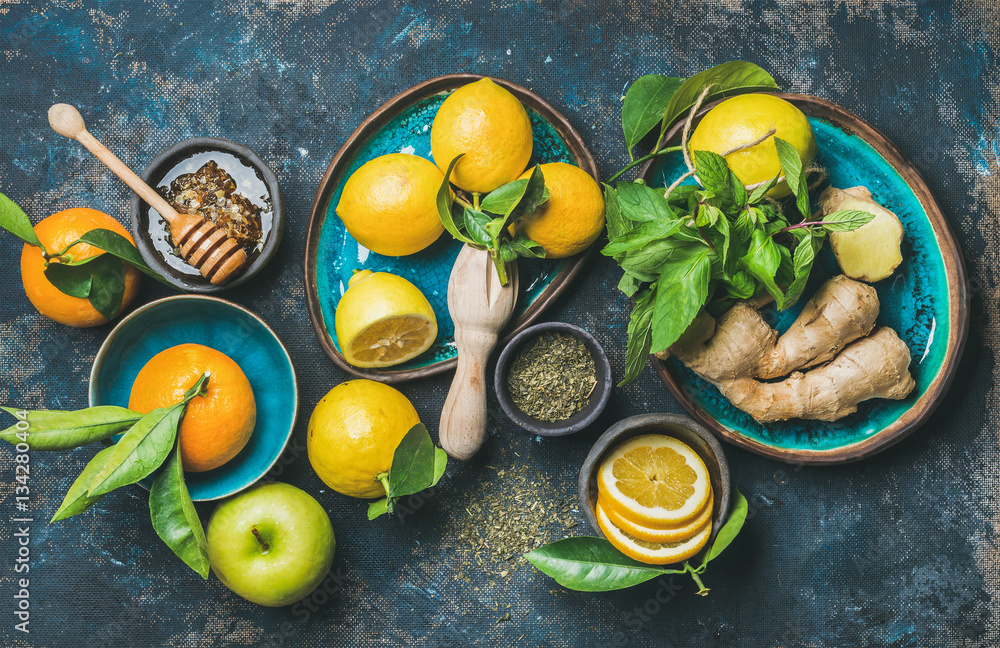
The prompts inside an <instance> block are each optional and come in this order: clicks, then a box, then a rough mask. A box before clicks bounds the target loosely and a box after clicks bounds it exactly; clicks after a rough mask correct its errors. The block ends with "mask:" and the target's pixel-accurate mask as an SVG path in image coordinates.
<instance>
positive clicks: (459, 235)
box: [436, 153, 479, 247]
mask: <svg viewBox="0 0 1000 648" xmlns="http://www.w3.org/2000/svg"><path fill="white" fill-rule="evenodd" d="M463 155H465V153H460V154H458V155H456V156H455V159H454V160H452V161H451V163H450V164H449V165H448V170H447V172H446V173H445V174H444V181H442V182H441V187H440V188H439V189H438V192H437V198H436V204H437V210H438V218H440V219H441V224H442V225H444V228H445V229H446V230H448V233H449V234H451V235H452V236H453V237H454V238H455V239H456V240H458V241H462V242H463V243H471V244H473V245H476V246H477V247H479V246H478V244H476V243H475V242H474V241H473V240H472V239H470V238H469V237H468V236H466V235H465V234H464V233H463V232H462V231H461V230H460V229H459V228H458V225H457V224H456V223H455V218H454V216H453V215H452V213H451V205H452V202H454V196H453V194H452V192H451V181H450V178H451V172H452V170H453V169H454V168H455V165H456V164H458V161H459V160H460V159H461V158H462V156H463Z"/></svg>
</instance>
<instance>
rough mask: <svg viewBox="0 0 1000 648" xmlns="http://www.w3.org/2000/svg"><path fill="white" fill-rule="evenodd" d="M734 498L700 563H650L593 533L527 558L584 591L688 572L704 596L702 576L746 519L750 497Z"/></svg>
mask: <svg viewBox="0 0 1000 648" xmlns="http://www.w3.org/2000/svg"><path fill="white" fill-rule="evenodd" d="M734 498H735V503H734V506H733V510H732V512H731V513H730V514H729V517H728V518H727V519H726V521H725V523H724V524H723V525H722V527H721V528H720V529H719V531H718V533H717V534H716V535H715V539H714V540H713V541H712V544H711V545H709V546H708V547H707V548H706V549H703V550H702V552H701V561H700V562H699V563H698V564H697V566H694V565H692V564H691V563H690V562H689V561H684V562H683V563H682V564H681V568H680V569H675V568H665V567H657V566H654V565H647V564H646V563H642V562H639V561H637V560H633V559H632V558H629V557H628V556H626V555H625V554H623V553H622V552H620V551H618V549H616V548H615V547H614V546H613V545H612V544H611V543H610V542H608V541H607V540H606V539H604V538H596V537H592V536H576V537H572V538H564V539H562V540H557V541H556V542H552V543H550V544H547V545H544V546H542V547H539V548H538V549H535V550H534V551H530V552H528V553H526V554H524V557H525V559H527V560H528V562H530V563H531V564H532V565H534V566H535V567H536V568H537V569H538V570H539V571H540V572H542V573H544V574H547V575H548V576H551V577H552V578H554V579H555V581H556V582H557V583H559V584H560V585H562V586H563V587H566V588H568V589H572V590H577V591H581V592H607V591H611V590H618V589H624V588H626V587H632V586H634V585H638V584H640V583H645V582H646V581H649V580H653V579H654V578H659V577H660V576H663V575H665V574H688V575H690V576H691V578H692V580H694V583H695V585H696V586H697V587H698V590H697V592H696V594H698V595H700V596H705V595H707V594H708V592H709V589H708V588H707V587H705V584H704V583H703V582H702V580H701V575H702V574H703V573H704V572H705V570H706V569H707V568H708V563H709V562H710V561H712V560H714V559H716V558H718V557H719V554H721V553H722V552H723V551H724V550H725V549H726V547H728V546H729V545H730V544H731V543H732V542H733V540H734V539H735V538H736V536H737V535H738V534H739V532H740V530H741V529H742V528H743V523H744V522H746V518H747V510H748V507H747V500H746V498H745V497H744V496H743V494H742V493H740V492H739V491H738V490H737V491H735V493H734Z"/></svg>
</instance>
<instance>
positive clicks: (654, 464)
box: [597, 434, 712, 528]
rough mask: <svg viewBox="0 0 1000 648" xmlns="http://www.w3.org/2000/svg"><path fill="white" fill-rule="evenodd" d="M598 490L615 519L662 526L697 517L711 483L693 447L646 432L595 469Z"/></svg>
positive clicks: (611, 454) (670, 438)
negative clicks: (614, 513) (619, 518)
mask: <svg viewBox="0 0 1000 648" xmlns="http://www.w3.org/2000/svg"><path fill="white" fill-rule="evenodd" d="M597 489H598V493H599V494H600V495H602V496H603V501H604V503H605V505H606V506H608V507H609V508H613V509H614V510H615V512H616V513H618V515H619V517H623V518H627V519H629V520H631V521H633V522H635V523H637V524H640V525H642V526H647V527H657V526H658V527H661V528H662V527H664V526H679V525H681V524H683V523H685V522H688V521H690V520H691V519H692V518H694V517H695V516H696V515H698V513H699V512H701V510H702V508H704V506H705V503H706V502H707V501H708V498H709V495H710V493H711V489H712V485H711V480H710V478H709V475H708V469H707V468H706V467H705V462H704V461H702V460H701V457H699V456H698V454H697V453H696V452H695V451H694V450H692V449H691V448H689V447H688V446H687V445H685V444H684V443H682V442H681V441H678V440H677V439H675V438H673V437H670V436H666V435H663V434H645V435H642V436H638V437H633V438H631V439H628V440H627V441H625V442H623V443H621V444H619V445H617V446H616V447H615V448H613V449H612V450H611V451H610V452H609V453H608V455H607V456H606V457H605V459H604V461H603V462H602V463H601V467H600V470H598V472H597Z"/></svg>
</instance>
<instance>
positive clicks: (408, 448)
mask: <svg viewBox="0 0 1000 648" xmlns="http://www.w3.org/2000/svg"><path fill="white" fill-rule="evenodd" d="M447 467H448V453H446V452H445V451H444V450H442V449H441V448H438V447H435V445H434V442H433V441H431V435H430V433H429V432H427V428H426V427H424V424H423V423H417V424H416V425H414V426H413V427H412V428H410V430H409V431H408V432H407V433H406V435H405V436H404V437H403V439H402V440H401V441H400V442H399V445H398V446H396V450H395V451H394V452H393V454H392V464H391V466H390V468H389V470H388V471H386V472H384V473H380V474H379V475H378V476H377V479H378V480H379V482H381V484H382V486H383V488H385V497H383V498H382V499H380V500H378V501H375V502H372V503H371V504H369V505H368V519H369V520H374V519H375V518H377V517H379V516H382V515H385V514H386V513H392V512H393V507H394V505H395V503H396V501H397V500H398V499H400V498H402V497H406V496H408V495H415V494H417V493H419V492H420V491H422V490H426V489H428V488H431V487H432V486H435V485H436V484H437V483H438V482H439V481H441V477H442V476H443V475H444V471H445V468H447Z"/></svg>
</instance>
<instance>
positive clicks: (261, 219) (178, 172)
mask: <svg viewBox="0 0 1000 648" xmlns="http://www.w3.org/2000/svg"><path fill="white" fill-rule="evenodd" d="M156 190H157V191H158V192H159V193H160V194H161V195H162V196H163V197H164V198H165V199H166V200H167V202H169V203H170V204H171V205H172V206H173V207H174V209H176V210H177V211H178V212H179V213H189V214H198V215H200V216H203V217H205V218H207V219H209V220H211V221H213V222H214V223H215V224H216V225H218V226H219V227H221V228H222V229H223V230H225V231H226V234H227V235H228V236H229V237H230V238H232V239H233V240H234V241H236V243H238V244H239V245H240V246H241V247H243V249H244V251H245V252H246V254H247V263H248V264H249V263H251V262H252V261H253V260H254V259H255V258H256V257H257V256H258V255H259V254H260V251H261V249H262V248H263V245H264V241H265V240H266V238H267V235H268V233H269V232H270V230H271V227H272V224H273V210H272V206H271V195H270V192H269V191H268V188H267V185H266V184H265V183H264V180H263V179H262V178H261V177H260V176H259V175H258V173H257V171H256V170H255V169H254V168H253V167H251V166H248V165H247V164H246V163H245V162H243V161H242V160H241V159H240V158H238V157H236V156H235V155H232V154H230V153H225V152H222V151H203V152H200V153H196V154H194V155H192V156H190V157H187V158H185V159H183V160H181V161H180V162H179V163H178V164H177V165H175V166H174V167H173V168H172V169H170V171H168V172H167V173H166V174H165V175H164V176H163V179H162V180H160V182H159V184H158V185H157V187H156ZM149 216H150V217H149V228H150V239H151V240H152V243H153V248H154V249H155V250H156V251H157V252H158V253H159V254H160V256H161V258H163V260H164V262H165V263H166V264H167V265H168V266H170V267H171V268H172V269H174V270H176V271H178V272H181V273H183V274H186V275H189V276H199V273H198V270H197V269H196V268H195V267H194V266H192V265H190V264H189V263H188V262H187V261H185V260H184V259H183V257H182V256H181V254H180V251H179V250H178V249H177V248H175V247H174V245H173V240H172V239H171V237H170V228H169V226H168V225H167V223H166V221H165V220H163V218H162V217H160V215H159V214H158V213H157V212H156V210H154V209H152V208H150V210H149Z"/></svg>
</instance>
